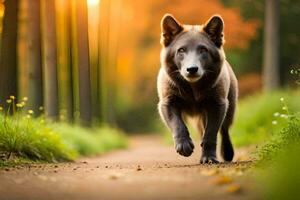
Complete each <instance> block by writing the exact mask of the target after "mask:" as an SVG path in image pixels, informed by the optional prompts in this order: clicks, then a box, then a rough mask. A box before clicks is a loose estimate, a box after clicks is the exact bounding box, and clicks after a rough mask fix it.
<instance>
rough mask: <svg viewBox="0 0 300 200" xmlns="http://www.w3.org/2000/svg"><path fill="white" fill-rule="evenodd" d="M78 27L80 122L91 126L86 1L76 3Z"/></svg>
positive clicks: (81, 0)
mask: <svg viewBox="0 0 300 200" xmlns="http://www.w3.org/2000/svg"><path fill="white" fill-rule="evenodd" d="M76 25H77V26H76V37H77V53H78V78H79V106H80V108H79V112H80V121H81V123H82V125H84V126H90V125H91V122H92V112H91V82H90V81H91V79H90V61H89V45H88V43H89V41H88V21H87V2H86V1H84V0H80V1H77V2H76Z"/></svg>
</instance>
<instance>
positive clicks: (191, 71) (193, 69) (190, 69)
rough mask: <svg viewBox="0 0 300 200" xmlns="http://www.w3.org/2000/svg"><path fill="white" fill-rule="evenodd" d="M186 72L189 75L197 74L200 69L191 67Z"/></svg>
mask: <svg viewBox="0 0 300 200" xmlns="http://www.w3.org/2000/svg"><path fill="white" fill-rule="evenodd" d="M186 71H187V72H188V73H189V74H195V73H196V72H197V71H198V67H195V66H193V67H189V68H187V69H186Z"/></svg>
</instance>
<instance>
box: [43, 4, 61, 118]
mask: <svg viewBox="0 0 300 200" xmlns="http://www.w3.org/2000/svg"><path fill="white" fill-rule="evenodd" d="M42 13H43V15H42V16H43V17H42V19H43V22H42V25H43V27H42V30H43V32H42V33H43V34H42V35H43V67H44V70H43V74H44V105H45V114H46V117H47V118H48V119H50V120H57V119H58V114H59V109H58V80H57V43H56V41H57V39H56V23H55V22H56V20H55V0H43V1H42Z"/></svg>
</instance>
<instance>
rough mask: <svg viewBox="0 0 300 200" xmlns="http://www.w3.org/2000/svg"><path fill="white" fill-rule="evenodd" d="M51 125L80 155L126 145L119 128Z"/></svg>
mask: <svg viewBox="0 0 300 200" xmlns="http://www.w3.org/2000/svg"><path fill="white" fill-rule="evenodd" d="M51 127H52V128H53V130H55V131H56V132H57V133H58V134H59V135H60V136H61V138H62V140H63V141H64V143H65V144H67V145H68V146H70V147H71V148H72V149H74V150H75V151H76V152H78V153H79V154H80V155H93V154H99V153H104V152H107V151H110V150H112V149H117V148H124V147H126V145H127V143H126V137H125V135H123V134H121V131H120V130H117V129H112V128H109V127H101V128H93V129H86V128H82V127H80V126H70V125H68V124H52V125H51Z"/></svg>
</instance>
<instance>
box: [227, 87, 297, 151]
mask: <svg viewBox="0 0 300 200" xmlns="http://www.w3.org/2000/svg"><path fill="white" fill-rule="evenodd" d="M282 97H283V98H284V102H281V101H280V99H281V98H282ZM299 99H300V91H299V90H298V91H278V92H273V93H266V94H256V95H254V96H250V97H247V98H245V99H242V100H240V101H239V105H238V109H237V115H236V118H235V122H234V125H233V127H232V129H231V133H232V134H231V135H232V140H233V143H234V145H235V146H245V145H251V144H261V143H263V142H265V141H266V140H268V139H269V138H271V137H273V136H275V135H277V134H278V133H279V132H280V131H281V129H282V128H283V126H284V124H285V121H286V119H284V118H282V117H280V115H281V114H286V112H287V111H286V110H282V107H284V106H287V107H288V109H289V110H290V111H293V112H299V111H300V103H299ZM285 104H286V105H285ZM274 113H279V116H277V117H275V116H274ZM273 121H276V122H277V124H276V125H274V124H273V123H272V122H273Z"/></svg>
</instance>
